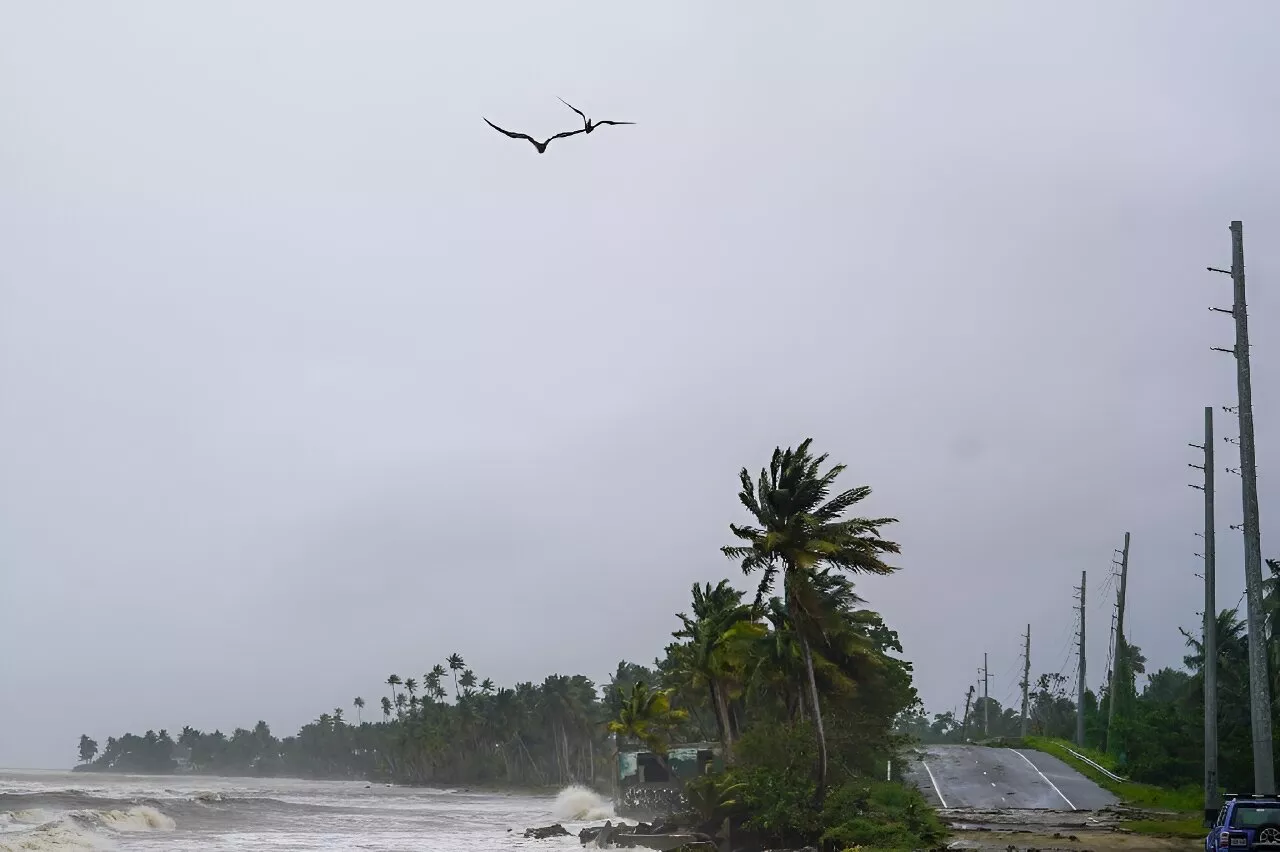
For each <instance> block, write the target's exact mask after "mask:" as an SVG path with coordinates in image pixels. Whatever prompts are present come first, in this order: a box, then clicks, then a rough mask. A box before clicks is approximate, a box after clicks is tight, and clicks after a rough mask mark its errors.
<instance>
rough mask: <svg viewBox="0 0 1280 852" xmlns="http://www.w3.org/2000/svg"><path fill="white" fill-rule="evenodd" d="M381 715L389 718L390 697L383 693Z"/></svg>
mask: <svg viewBox="0 0 1280 852" xmlns="http://www.w3.org/2000/svg"><path fill="white" fill-rule="evenodd" d="M382 715H383V716H385V717H387V719H390V718H391V699H390V698H388V697H387V696H385V695H384V696H382Z"/></svg>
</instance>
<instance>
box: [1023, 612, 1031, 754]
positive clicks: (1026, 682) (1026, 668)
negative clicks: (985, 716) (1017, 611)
mask: <svg viewBox="0 0 1280 852" xmlns="http://www.w3.org/2000/svg"><path fill="white" fill-rule="evenodd" d="M1030 689H1031V625H1030V624H1028V625H1027V636H1026V645H1024V646H1023V649H1022V736H1024V737H1025V736H1026V735H1027V709H1028V705H1029V701H1028V698H1029V690H1030Z"/></svg>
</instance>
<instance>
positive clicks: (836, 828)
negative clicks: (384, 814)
mask: <svg viewBox="0 0 1280 852" xmlns="http://www.w3.org/2000/svg"><path fill="white" fill-rule="evenodd" d="M826 459H827V457H826V456H825V455H815V454H813V453H812V452H811V451H810V442H809V441H807V440H806V441H804V442H803V443H802V444H800V445H799V446H798V447H796V448H794V449H788V450H786V451H783V450H781V449H778V450H776V451H775V452H774V453H773V456H772V458H771V459H770V462H769V464H768V466H767V467H766V468H764V469H763V470H761V471H760V474H759V476H758V478H755V479H753V478H752V477H751V476H750V475H749V473H748V471H747V469H745V468H744V469H743V470H742V472H741V475H740V477H739V481H740V490H739V494H738V498H739V501H740V502H741V504H742V506H743V507H744V508H745V509H746V511H747V514H748V523H746V524H743V525H736V524H731V525H730V533H731V535H732V536H733V538H734V539H735V542H734V544H732V545H730V546H726V547H724V548H723V549H722V551H723V555H724V556H726V557H728V558H729V559H731V560H732V561H733V562H735V563H736V564H737V565H738V566H739V567H740V568H741V569H742V571H743V572H744V574H746V575H755V576H756V577H758V579H759V583H758V585H757V588H756V594H755V595H754V597H751V598H749V597H748V595H747V593H745V592H743V591H741V590H739V589H736V588H734V587H733V586H732V585H731V584H730V582H729V581H728V580H721V581H719V582H717V583H715V584H712V583H703V584H695V585H694V586H693V590H692V598H691V600H690V605H689V609H688V612H682V613H678V614H677V616H676V629H675V630H674V631H673V632H672V635H671V638H672V640H673V641H672V642H670V643H669V644H668V645H667V646H666V648H665V652H664V654H663V655H662V656H661V657H659V658H658V659H655V660H654V662H653V665H652V666H645V665H640V664H636V663H631V662H625V661H624V662H622V663H619V664H618V666H617V670H616V671H615V672H614V674H613V675H612V677H611V678H610V681H609V683H607V684H605V685H604V690H603V693H602V694H601V693H600V692H598V691H597V689H596V686H595V684H594V683H593V682H592V681H591V680H590V679H588V678H586V677H583V676H581V675H572V676H566V675H552V676H550V677H547V678H546V679H544V680H543V681H542V682H541V683H538V684H535V683H521V684H517V685H516V686H514V687H512V688H499V687H496V686H495V685H494V684H493V683H492V681H490V680H488V679H486V680H483V681H478V679H477V675H476V674H475V673H473V672H472V671H471V670H470V669H469V668H467V666H466V664H465V662H464V660H463V658H462V657H461V656H460V655H458V654H453V655H451V656H449V657H448V658H447V659H446V660H445V661H444V662H443V663H441V664H436V665H433V666H431V667H430V668H428V669H427V670H426V671H425V672H424V674H423V675H422V677H421V678H420V679H418V678H414V677H406V678H401V677H400V676H399V675H396V674H393V675H390V676H388V677H387V678H386V680H385V685H386V687H387V694H386V695H383V696H379V698H378V700H377V704H378V705H379V706H380V712H377V711H375V712H373V713H372V714H371V715H373V716H374V718H372V719H366V718H364V711H365V710H366V708H367V707H368V704H367V703H366V702H365V700H364V699H363V698H360V697H358V698H356V699H354V701H353V702H352V708H353V710H354V714H355V716H356V719H355V723H354V724H352V723H351V721H350V720H349V719H348V718H346V714H344V711H343V708H340V707H339V708H335V709H334V710H333V712H331V713H324V714H321V715H320V716H319V717H318V718H317V719H316V720H315V721H313V722H311V723H309V724H307V725H305V726H303V728H302V729H301V730H300V731H298V733H297V734H295V735H293V736H289V737H285V738H283V739H277V738H276V737H275V736H274V735H273V734H272V732H271V730H270V729H269V728H268V726H267V725H266V723H264V722H259V723H258V724H257V725H256V726H255V727H254V728H253V729H244V728H241V729H237V730H235V731H233V732H232V733H231V735H230V736H227V735H225V734H223V733H221V732H219V731H214V732H213V733H204V732H201V731H197V730H194V729H192V728H189V727H188V728H184V729H183V730H182V732H181V734H180V735H179V736H178V738H177V740H176V741H175V740H173V739H172V738H171V737H170V735H169V734H168V732H167V731H161V732H159V733H158V734H157V733H153V732H147V733H146V734H145V735H144V736H142V737H138V736H135V735H132V734H126V735H124V736H122V737H119V738H114V737H113V738H111V739H108V740H107V743H106V746H105V747H104V748H103V749H102V751H101V753H99V752H98V750H97V743H96V742H94V741H93V740H91V739H90V738H88V737H87V736H84V737H81V744H80V757H81V760H82V766H83V768H86V769H98V770H116V771H135V772H157V771H172V770H173V769H174V768H175V766H176V762H175V754H178V753H181V754H183V755H186V759H187V762H188V765H189V767H190V769H191V770H193V771H199V772H214V773H224V774H232V773H234V774H242V773H248V774H263V775H284V774H288V775H298V776H307V777H364V778H370V779H379V780H382V779H385V780H390V781H397V782H403V783H411V784H432V783H451V784H452V783H466V782H498V783H509V784H520V785H547V784H566V783H570V782H578V783H592V782H597V783H600V782H604V780H605V779H606V778H609V775H608V773H611V772H612V771H613V770H612V768H611V767H612V757H613V755H614V753H615V749H616V748H618V747H619V746H620V745H621V744H639V745H643V746H646V747H647V748H648V749H650V750H652V751H653V752H655V753H656V754H657V755H659V757H660V758H661V757H662V756H663V755H665V753H666V751H667V749H668V747H669V746H670V744H672V743H674V742H694V741H718V742H719V743H720V744H721V746H722V753H723V755H724V762H725V764H726V766H727V770H726V771H725V772H724V773H722V774H720V775H713V776H706V777H704V778H701V779H699V780H698V782H697V783H696V784H694V785H693V786H691V787H690V788H689V790H688V797H689V801H690V802H691V807H693V808H694V809H695V810H696V811H698V812H699V813H701V814H702V815H703V816H705V817H707V818H711V817H713V816H714V817H716V818H717V819H719V818H720V817H722V816H728V817H730V818H732V819H734V820H736V821H737V822H738V823H739V824H740V825H741V826H742V827H743V828H744V830H747V831H751V832H756V833H757V834H758V835H759V836H760V838H762V840H763V841H769V842H782V843H787V842H796V843H801V844H803V843H808V842H815V841H818V840H820V839H824V840H825V843H826V844H827V845H835V846H837V847H838V848H844V847H845V846H851V845H855V844H857V843H870V844H873V845H874V844H877V843H878V844H880V845H882V846H883V845H884V842H885V841H888V840H892V841H893V843H892V844H890V845H906V846H907V847H912V846H916V845H921V844H924V843H926V842H927V841H929V840H930V839H936V837H937V836H938V832H939V827H938V823H937V821H936V819H935V817H934V816H933V814H932V811H931V810H930V809H929V808H928V807H927V806H925V804H924V802H923V799H921V798H920V797H919V794H918V793H916V792H915V791H914V790H908V789H906V788H904V787H902V786H901V785H898V784H892V783H887V782H884V781H880V780H876V779H879V778H881V777H883V772H884V767H885V765H886V761H887V760H889V759H890V758H891V757H893V756H894V755H895V754H896V753H897V752H898V750H899V749H900V748H901V747H902V746H903V745H904V744H905V743H906V742H907V738H906V737H904V736H902V735H901V734H899V733H895V731H894V724H895V720H897V719H899V718H900V717H901V716H902V715H903V714H904V713H906V712H907V711H908V710H909V709H910V708H912V707H914V706H916V705H917V704H918V699H917V697H916V692H915V688H914V686H913V685H912V669H911V664H910V663H909V662H907V661H906V660H904V659H903V658H902V656H901V654H902V650H903V649H902V646H901V644H900V642H899V640H898V636H897V633H896V632H895V631H893V630H892V629H890V628H889V627H888V626H887V625H886V624H885V622H884V620H883V619H882V618H881V616H880V615H879V614H878V613H876V612H874V611H873V610H870V609H868V608H866V607H865V606H864V604H865V603H866V602H865V601H864V600H863V599H862V598H861V597H859V596H858V595H857V593H856V592H855V590H854V584H853V582H852V580H851V579H850V577H849V575H851V574H859V573H874V574H890V573H893V572H894V571H895V570H896V568H895V567H894V566H890V565H889V564H888V563H886V562H885V561H884V559H885V557H886V556H887V555H890V554H896V553H898V550H899V548H898V545H897V544H895V543H894V542H892V541H889V540H887V539H885V538H883V537H882V536H881V534H880V530H881V529H882V528H883V527H885V526H888V525H889V524H892V523H894V522H895V519H893V518H871V519H868V518H851V517H846V513H847V512H848V510H850V509H851V508H853V507H854V506H855V505H856V504H858V503H859V502H861V501H862V500H863V499H865V498H866V497H867V496H868V495H869V494H870V489H869V488H867V487H865V486H859V487H855V488H851V489H848V490H845V491H840V492H838V493H835V492H833V485H834V482H835V480H836V478H837V477H838V476H839V475H840V474H841V473H842V472H843V470H844V466H843V465H833V466H831V467H829V468H826V469H824V465H825V463H826ZM615 738H617V739H615ZM188 749H189V752H187V751H186V750H188ZM602 786H603V785H602Z"/></svg>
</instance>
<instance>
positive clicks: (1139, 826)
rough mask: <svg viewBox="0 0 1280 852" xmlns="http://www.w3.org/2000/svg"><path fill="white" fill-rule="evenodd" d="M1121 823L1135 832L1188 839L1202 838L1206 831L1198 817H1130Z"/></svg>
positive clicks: (1151, 835)
mask: <svg viewBox="0 0 1280 852" xmlns="http://www.w3.org/2000/svg"><path fill="white" fill-rule="evenodd" d="M1121 825H1122V826H1123V827H1124V828H1127V829H1129V830H1130V831H1132V832H1134V833H1135V834H1145V835H1147V836H1149V837H1182V838H1186V839H1188V840H1203V839H1204V837H1205V835H1206V834H1207V833H1208V829H1206V828H1205V827H1204V823H1203V822H1201V821H1200V818H1199V817H1187V818H1185V819H1131V820H1125V821H1124V822H1123V823H1121Z"/></svg>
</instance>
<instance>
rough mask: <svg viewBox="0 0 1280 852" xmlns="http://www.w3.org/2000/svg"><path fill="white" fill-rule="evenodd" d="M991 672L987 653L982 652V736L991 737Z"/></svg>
mask: <svg viewBox="0 0 1280 852" xmlns="http://www.w3.org/2000/svg"><path fill="white" fill-rule="evenodd" d="M990 685H991V670H990V669H989V668H987V652H986V651H983V652H982V735H983V736H984V737H989V736H991V693H990V692H989V691H988V690H989V687H990Z"/></svg>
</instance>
